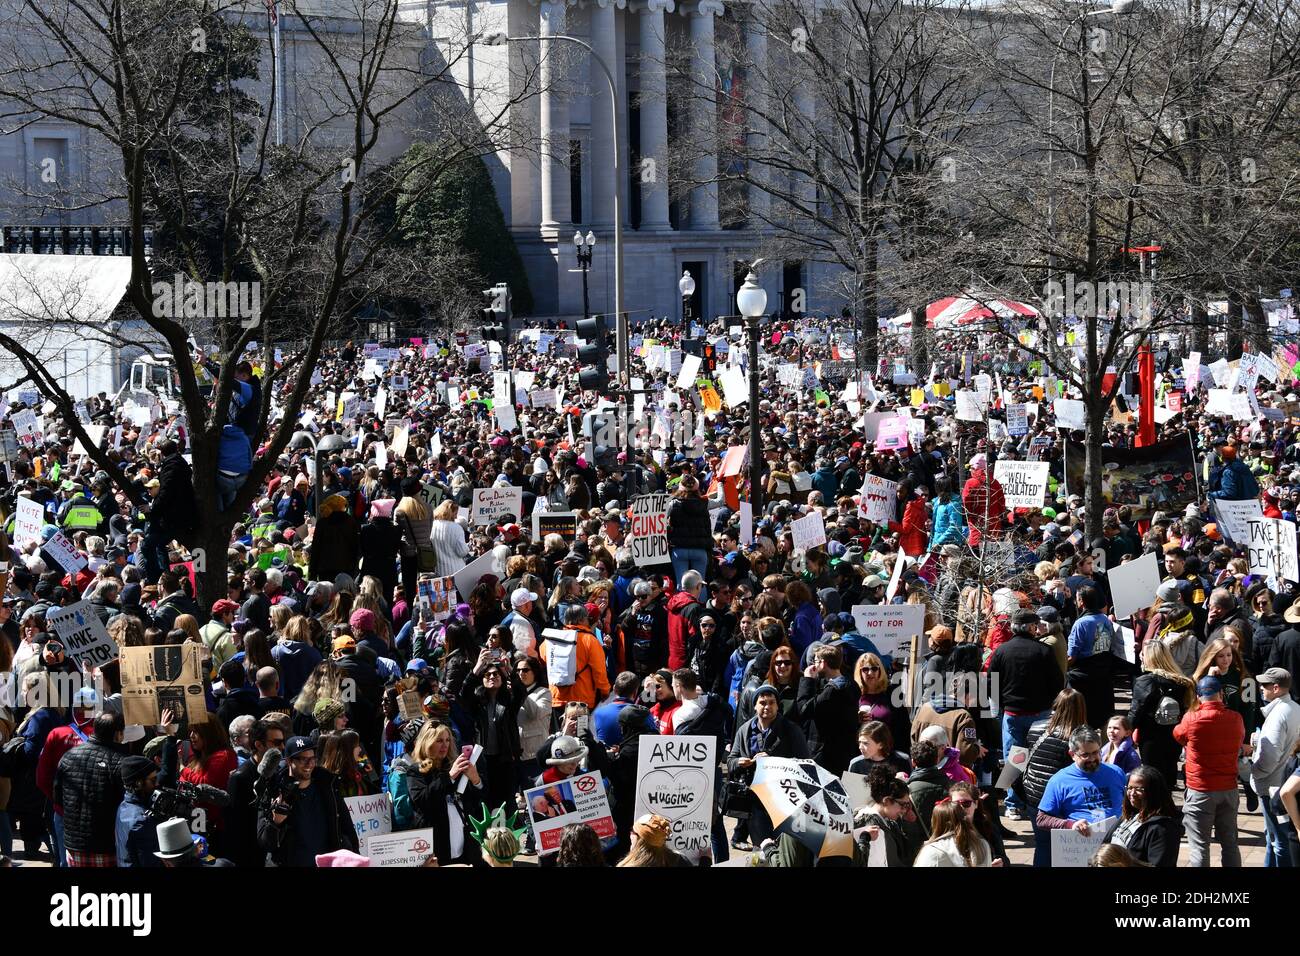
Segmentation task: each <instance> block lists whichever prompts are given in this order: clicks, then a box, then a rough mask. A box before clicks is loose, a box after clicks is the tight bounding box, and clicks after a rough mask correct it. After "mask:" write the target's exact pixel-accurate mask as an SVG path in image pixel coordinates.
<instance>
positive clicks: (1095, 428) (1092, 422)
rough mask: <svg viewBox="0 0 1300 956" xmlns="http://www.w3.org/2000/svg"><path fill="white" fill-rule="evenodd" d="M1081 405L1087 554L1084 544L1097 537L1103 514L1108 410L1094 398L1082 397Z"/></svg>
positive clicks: (1104, 505) (1104, 507) (1105, 404)
mask: <svg viewBox="0 0 1300 956" xmlns="http://www.w3.org/2000/svg"><path fill="white" fill-rule="evenodd" d="M1084 402H1085V404H1086V405H1087V409H1088V420H1087V423H1086V424H1087V428H1086V429H1085V432H1084V434H1085V438H1084V448H1085V449H1086V451H1085V456H1084V460H1083V468H1084V471H1083V474H1084V491H1083V503H1084V507H1085V508H1086V509H1087V515H1086V520H1085V524H1084V539H1085V540H1084V545H1085V548H1084V550H1085V551H1087V550H1088V549H1087V547H1086V545H1087V544H1088V542H1090V541H1092V540H1093V538H1096V537H1098V536H1099V535H1100V534H1101V518H1102V513H1103V512H1104V511H1105V510H1106V502H1105V499H1104V498H1103V497H1102V490H1101V473H1102V460H1101V443H1102V440H1103V439H1104V438H1105V437H1106V413H1107V411H1108V410H1109V406H1108V405H1107V403H1105V402H1102V401H1100V400H1099V399H1098V398H1097V397H1096V396H1095V395H1091V396H1088V397H1086V398H1085V399H1084ZM1075 494H1078V492H1075Z"/></svg>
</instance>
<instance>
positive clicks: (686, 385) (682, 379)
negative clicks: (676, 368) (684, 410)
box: [677, 355, 700, 391]
mask: <svg viewBox="0 0 1300 956" xmlns="http://www.w3.org/2000/svg"><path fill="white" fill-rule="evenodd" d="M699 372H700V357H699V356H698V355H687V356H684V357H683V358H682V368H681V371H680V372H678V374H677V387H678V388H679V389H681V390H682V391H686V390H688V389H690V388H691V387H692V386H694V385H695V379H696V378H697V377H698V376H699Z"/></svg>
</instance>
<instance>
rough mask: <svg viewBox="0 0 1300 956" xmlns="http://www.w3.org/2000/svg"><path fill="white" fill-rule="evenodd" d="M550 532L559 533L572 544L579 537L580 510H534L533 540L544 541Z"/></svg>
mask: <svg viewBox="0 0 1300 956" xmlns="http://www.w3.org/2000/svg"><path fill="white" fill-rule="evenodd" d="M548 534H558V535H559V536H560V537H562V538H563V539H564V541H565V543H566V544H568V545H570V546H572V545H573V542H574V541H575V540H576V539H577V537H578V512H576V511H534V512H533V540H534V541H542V540H544V539H545V538H546V536H547V535H548Z"/></svg>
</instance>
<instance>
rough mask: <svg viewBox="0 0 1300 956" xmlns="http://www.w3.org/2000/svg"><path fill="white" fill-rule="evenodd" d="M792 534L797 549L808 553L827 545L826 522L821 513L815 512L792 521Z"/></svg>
mask: <svg viewBox="0 0 1300 956" xmlns="http://www.w3.org/2000/svg"><path fill="white" fill-rule="evenodd" d="M790 533H791V534H793V535H794V547H795V549H796V550H799V549H803V550H804V551H807V550H808V549H809V548H815V547H817V546H819V545H823V544H825V543H826V522H825V521H823V520H822V515H821V512H820V511H814V512H812V513H811V514H807V515H804V516H803V517H802V518H797V519H795V520H794V521H791V522H790Z"/></svg>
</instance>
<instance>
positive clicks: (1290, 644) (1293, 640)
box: [1268, 627, 1300, 701]
mask: <svg viewBox="0 0 1300 956" xmlns="http://www.w3.org/2000/svg"><path fill="white" fill-rule="evenodd" d="M1268 666H1269V667H1283V668H1285V669H1286V670H1287V672H1288V673H1290V674H1291V675H1293V677H1294V675H1296V674H1300V630H1297V629H1296V628H1295V627H1289V628H1287V629H1286V630H1285V631H1283V632H1282V633H1281V634H1279V635H1278V636H1277V643H1276V644H1274V645H1273V651H1272V653H1270V654H1269V656H1268ZM1291 699H1292V700H1295V701H1300V680H1294V679H1293V680H1292V681H1291Z"/></svg>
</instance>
